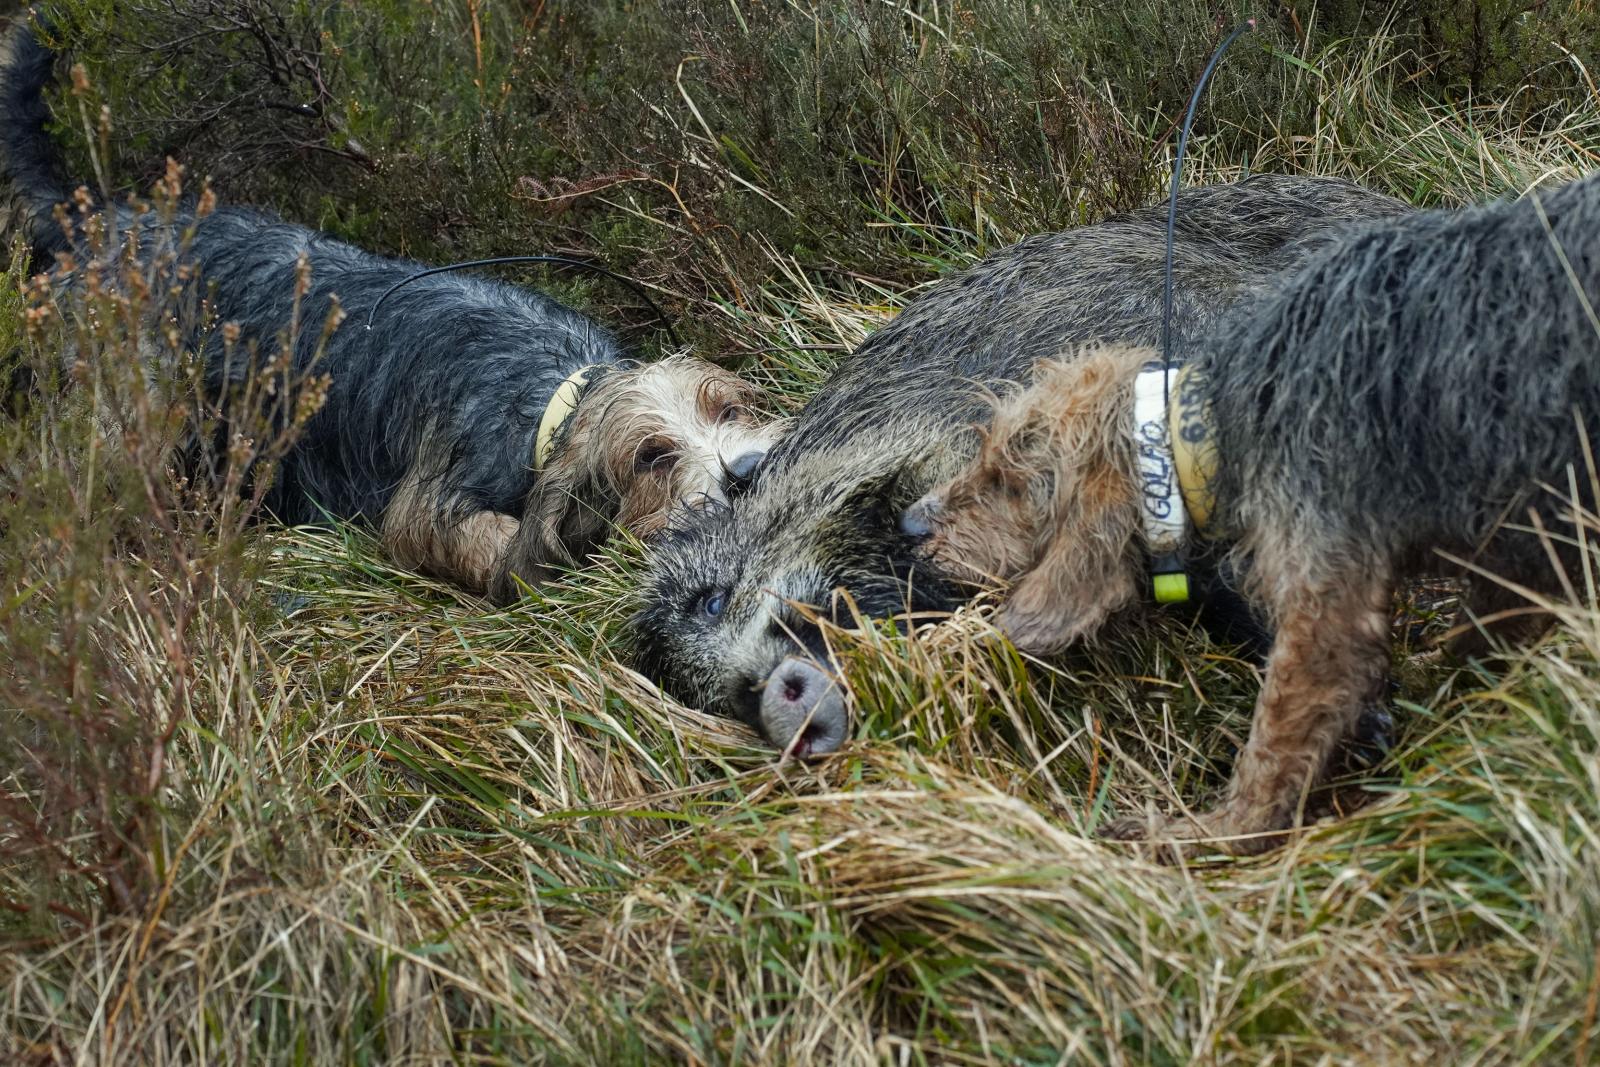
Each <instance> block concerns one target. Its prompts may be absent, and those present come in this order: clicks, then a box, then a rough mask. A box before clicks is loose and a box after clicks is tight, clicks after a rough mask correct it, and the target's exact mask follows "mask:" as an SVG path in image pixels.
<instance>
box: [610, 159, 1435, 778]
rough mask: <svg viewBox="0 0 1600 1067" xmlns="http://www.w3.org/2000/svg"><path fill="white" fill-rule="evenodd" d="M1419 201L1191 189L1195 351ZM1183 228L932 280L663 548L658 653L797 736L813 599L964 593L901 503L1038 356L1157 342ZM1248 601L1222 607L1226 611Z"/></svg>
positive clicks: (1124, 232) (1188, 303)
mask: <svg viewBox="0 0 1600 1067" xmlns="http://www.w3.org/2000/svg"><path fill="white" fill-rule="evenodd" d="M1405 210H1406V208H1405V207H1404V205H1402V204H1401V203H1399V202H1398V201H1395V200H1393V199H1390V198H1388V197H1385V196H1382V195H1379V194H1376V193H1373V192H1370V191H1367V190H1364V189H1361V188H1360V187H1357V186H1354V185H1351V184H1349V183H1346V182H1341V181H1336V180H1330V179H1315V178H1284V177H1269V176H1261V177H1256V178H1252V179H1249V180H1246V181H1244V182H1241V183H1238V184H1235V185H1228V186H1217V187H1211V188H1197V189H1191V190H1187V191H1185V192H1184V193H1182V194H1181V196H1180V205H1179V213H1178V231H1177V243H1176V278H1177V301H1176V307H1175V314H1174V319H1173V328H1174V332H1175V337H1176V347H1177V351H1178V354H1179V356H1180V357H1188V356H1192V355H1194V354H1196V353H1197V351H1198V349H1197V347H1196V346H1197V343H1198V342H1199V341H1200V339H1201V338H1203V337H1204V336H1206V334H1207V332H1208V331H1209V330H1210V329H1211V328H1212V327H1213V326H1214V324H1215V322H1216V320H1217V318H1218V316H1219V315H1220V314H1221V313H1222V311H1223V310H1224V309H1225V308H1226V307H1227V306H1228V304H1229V303H1230V302H1232V301H1233V300H1234V299H1235V298H1237V297H1238V296H1239V295H1240V294H1241V293H1242V292H1246V291H1248V290H1250V289H1251V288H1252V287H1253V286H1257V285H1260V284H1262V283H1263V282H1265V281H1267V280H1269V279H1272V278H1274V277H1276V276H1278V275H1280V274H1283V273H1284V272H1286V271H1287V270H1289V269H1290V268H1291V267H1292V266H1293V265H1295V264H1296V263H1297V262H1298V261H1300V260H1301V259H1303V258H1304V257H1305V256H1306V255H1308V254H1309V253H1310V252H1312V251H1313V250H1314V249H1316V248H1317V247H1319V246H1321V245H1322V244H1324V243H1326V241H1327V240H1329V239H1330V238H1331V237H1332V236H1334V235H1335V234H1336V233H1338V232H1339V231H1341V230H1342V229H1344V228H1347V227H1348V226H1349V225H1351V224H1352V223H1355V222H1360V221H1365V220H1368V219H1371V218H1381V217H1384V216H1389V215H1395V214H1398V213H1401V212H1403V211H1405ZM1165 231H1166V209H1165V207H1164V206H1163V207H1152V208H1147V209H1144V210H1141V211H1137V212H1133V213H1131V214H1128V215H1124V216H1120V217H1117V218H1113V219H1109V220H1107V221H1104V222H1101V223H1099V224H1097V225H1092V226H1086V227H1082V228H1079V229H1074V230H1069V231H1066V232H1064V233H1056V234H1048V235H1044V236H1039V237H1033V238H1029V239H1027V240H1025V241H1022V242H1021V243H1019V244H1016V245H1013V246H1011V247H1009V248H1007V249H1004V250H1002V251H1000V252H998V253H996V254H994V255H992V256H990V257H989V258H987V259H985V260H984V261H982V262H981V263H979V264H977V265H976V266H974V267H972V268H971V269H969V270H967V271H965V272H963V273H962V274H959V275H957V276H955V277H953V278H951V279H949V280H947V281H945V282H942V283H940V284H939V285H937V286H935V287H933V288H932V289H931V290H929V291H928V292H927V293H926V294H925V295H924V296H922V297H920V298H919V299H917V300H916V301H915V302H913V303H912V304H911V305H910V306H909V307H907V308H906V309H905V310H904V311H902V312H901V313H900V314H899V315H898V316H897V317H896V318H895V319H894V320H893V321H891V322H890V323H888V324H887V325H886V326H884V327H883V328H882V329H881V330H879V331H878V332H877V333H875V334H874V335H873V336H872V337H870V338H868V340H867V341H866V342H865V343H864V344H863V345H862V346H861V347H860V348H859V349H857V350H856V351H855V352H854V353H852V354H851V355H850V356H848V357H846V358H845V359H844V360H843V361H842V362H841V364H840V365H839V367H838V368H837V369H836V370H835V372H834V373H833V375H832V376H831V377H830V378H829V379H828V381H827V382H826V383H825V384H824V385H823V386H822V388H821V389H820V390H819V392H818V393H817V395H816V396H815V397H814V399H813V400H812V401H811V402H810V403H809V404H808V405H807V407H806V408H805V410H804V411H803V413H802V414H801V415H800V416H799V418H798V420H797V422H796V423H795V425H794V426H793V428H792V429H791V431H790V432H789V433H788V434H787V435H786V436H785V438H784V439H783V440H782V441H781V442H780V443H779V445H778V447H777V448H775V449H774V450H773V452H772V454H771V456H770V457H769V458H768V461H767V463H766V465H765V466H764V467H763V468H762V470H761V472H760V473H759V474H758V476H757V477H756V480H755V484H754V486H753V487H752V489H751V490H750V492H749V493H747V494H745V495H744V496H742V497H740V498H739V499H737V500H734V501H733V502H732V503H731V504H730V505H729V507H728V508H727V509H712V510H707V511H702V512H700V513H698V514H695V515H692V516H687V517H685V518H684V519H683V521H682V522H681V524H680V525H679V526H678V528H677V529H676V530H675V531H673V532H671V533H669V535H668V536H667V537H666V538H665V539H663V540H662V541H661V542H659V543H658V544H657V545H656V546H655V547H654V548H653V550H652V552H651V554H650V559H649V569H648V573H647V576H646V580H645V583H644V588H643V591H642V606H641V608H640V610H639V611H638V613H637V615H636V617H635V620H634V639H635V645H636V648H637V658H638V662H639V664H640V666H641V668H642V669H643V670H644V671H645V672H646V673H647V674H649V675H650V676H651V677H653V678H655V679H657V680H658V681H660V682H661V683H662V684H663V685H664V686H665V687H666V688H668V689H669V690H670V691H672V692H673V693H674V694H676V695H677V696H678V697H679V698H680V699H682V700H684V701H685V702H687V703H689V704H691V705H694V706H697V707H700V708H703V709H706V710H709V711H713V712H716V713H720V714H723V715H728V716H734V717H737V718H740V719H742V720H744V721H745V722H747V723H749V724H751V725H752V726H754V727H755V728H757V729H758V730H761V731H762V732H763V733H764V734H765V735H766V737H767V739H768V740H769V741H770V742H771V743H773V744H775V745H779V746H784V745H787V744H788V743H789V742H790V741H791V740H792V739H793V738H792V737H791V736H788V731H789V730H790V729H791V728H792V726H793V724H794V723H796V722H799V721H803V716H799V715H798V714H797V713H796V711H795V708H794V706H793V702H792V701H790V700H788V699H776V698H777V697H779V696H784V694H775V693H774V692H772V686H771V685H769V681H770V682H771V683H772V685H778V684H780V682H783V683H784V684H786V682H784V680H787V679H791V676H792V673H793V672H778V671H777V668H779V667H780V665H782V664H784V663H785V661H787V660H790V659H793V658H799V659H804V660H808V661H815V662H816V663H818V664H820V665H821V666H823V667H826V666H827V660H826V656H825V649H824V648H823V646H822V638H821V635H820V634H819V632H818V629H817V627H816V626H815V625H813V624H811V623H809V622H808V621H807V619H806V617H805V612H803V611H801V610H798V609H797V608H796V606H795V605H806V606H811V607H814V608H817V609H819V610H820V611H821V613H822V614H823V615H825V616H833V617H837V618H840V619H841V620H842V621H848V616H847V615H846V614H845V613H844V611H843V610H842V607H841V604H842V601H841V599H840V594H841V593H847V594H848V595H849V597H850V598H851V599H853V601H854V603H855V604H856V606H857V607H858V608H859V609H860V610H861V611H862V612H863V613H864V614H866V615H867V616H871V617H880V618H881V617H886V616H895V615H898V614H900V613H903V612H907V611H908V610H909V611H936V612H937V611H946V610H949V609H951V608H953V607H954V606H956V605H957V604H958V603H960V602H961V600H962V599H964V598H965V597H966V596H967V595H968V590H966V589H964V588H963V587H961V586H959V585H955V584H952V583H951V582H949V581H948V580H946V578H945V576H943V575H942V574H941V573H940V572H939V571H938V570H937V569H936V568H933V567H931V566H929V565H928V563H927V562H926V559H925V557H923V556H921V555H920V554H919V551H918V544H917V541H916V539H915V538H913V537H911V536H908V535H907V534H906V533H904V532H903V531H902V530H901V528H900V518H901V514H902V512H903V511H904V510H905V508H906V507H907V505H909V504H911V503H912V502H914V501H916V500H917V499H918V498H919V497H921V496H922V495H923V494H924V493H926V492H927V491H928V490H929V489H931V488H932V487H933V486H934V485H936V484H938V483H940V482H942V481H944V480H945V479H947V478H949V477H950V476H952V475H954V474H955V473H956V472H957V471H958V470H960V469H961V467H962V466H963V465H965V463H966V462H967V461H968V460H969V459H970V458H971V457H972V455H973V453H974V451H975V450H976V448H977V445H978V441H979V434H978V430H979V428H980V427H982V426H983V425H984V424H985V423H986V422H987V420H988V418H989V415H990V411H991V407H990V403H989V396H990V393H991V391H994V390H1002V389H1005V388H1006V387H1007V384H1008V383H1016V382H1023V381H1026V380H1027V379H1028V378H1029V376H1030V375H1031V373H1032V370H1033V367H1034V365H1035V363H1037V362H1038V361H1040V360H1041V359H1045V358H1047V357H1051V356H1055V355H1058V354H1060V353H1061V352H1063V351H1064V350H1067V349H1069V348H1070V347H1071V346H1073V345H1075V344H1080V343H1084V342H1092V341H1100V340H1109V341H1116V342H1123V343H1132V344H1154V343H1155V342H1156V341H1157V339H1158V336H1159V332H1160V325H1161V318H1162V314H1161V309H1162V278H1163V259H1164V248H1165ZM1221 599H1222V598H1221V597H1219V598H1215V599H1213V600H1211V601H1210V603H1211V604H1213V606H1215V605H1217V604H1219V603H1220V602H1221ZM1238 615H1239V613H1237V612H1232V611H1222V610H1220V609H1219V611H1218V616H1219V619H1220V620H1221V621H1227V620H1229V619H1235V620H1236V619H1237V618H1238ZM819 688H820V687H819ZM827 692H830V693H832V692H836V690H835V689H833V688H832V687H829V688H828V689H827ZM775 706H781V708H782V714H779V715H777V716H776V717H774V715H773V714H772V711H773V709H774V707H775ZM824 710H825V711H826V714H827V716H830V717H831V716H837V715H842V714H843V710H842V702H839V704H838V706H837V707H835V702H834V701H833V700H832V699H831V698H830V700H829V701H828V706H827V708H826V709H824ZM825 725H826V726H827V727H828V730H827V731H826V732H827V734H828V735H829V736H842V735H841V732H840V731H838V730H836V729H834V727H835V726H836V725H837V724H835V723H833V722H831V721H830V722H828V723H826V724H825ZM813 726H815V724H814V723H813ZM810 750H811V751H817V752H820V751H826V750H827V749H826V747H825V746H816V747H812V748H811V749H810Z"/></svg>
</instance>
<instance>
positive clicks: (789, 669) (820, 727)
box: [761, 657, 850, 756]
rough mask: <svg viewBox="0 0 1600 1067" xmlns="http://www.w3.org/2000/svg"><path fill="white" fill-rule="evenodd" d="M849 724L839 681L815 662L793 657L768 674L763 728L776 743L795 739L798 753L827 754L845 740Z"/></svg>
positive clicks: (785, 743)
mask: <svg viewBox="0 0 1600 1067" xmlns="http://www.w3.org/2000/svg"><path fill="white" fill-rule="evenodd" d="M849 727H850V715H849V712H848V711H847V710H846V709H845V704H844V693H843V692H842V691H841V690H840V688H839V683H838V682H837V681H836V680H835V679H834V677H833V676H832V675H831V674H829V673H828V672H827V671H825V670H823V669H822V668H821V667H818V666H817V665H816V664H815V663H812V662H811V661H810V660H804V659H796V658H793V657H791V658H789V659H786V660H784V661H783V662H782V663H780V664H778V666H777V669H776V670H774V671H773V672H772V673H771V674H770V675H768V676H767V684H766V688H765V689H763V690H762V693H761V732H762V733H764V734H765V735H766V737H767V740H768V741H770V742H772V743H773V744H774V745H777V746H778V747H779V748H784V749H786V748H788V747H789V743H790V742H791V741H793V742H794V754H795V755H796V756H825V755H827V754H828V753H829V752H832V751H834V750H835V749H837V748H838V747H839V746H840V745H842V744H844V739H845V737H846V735H847V734H848V732H849ZM802 731H803V732H802ZM796 734H799V735H800V736H799V737H798V738H796V736H795V735H796Z"/></svg>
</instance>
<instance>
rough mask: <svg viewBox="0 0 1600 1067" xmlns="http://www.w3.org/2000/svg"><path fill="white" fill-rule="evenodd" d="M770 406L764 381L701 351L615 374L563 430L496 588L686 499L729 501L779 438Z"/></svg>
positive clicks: (635, 527) (587, 395)
mask: <svg viewBox="0 0 1600 1067" xmlns="http://www.w3.org/2000/svg"><path fill="white" fill-rule="evenodd" d="M768 410H770V405H769V403H768V398H767V396H766V394H765V393H764V392H763V391H762V390H761V389H760V388H759V387H758V386H755V385H753V384H751V383H750V382H747V381H745V380H744V379H742V378H740V377H738V376H737V375H734V374H730V373H729V372H727V371H725V370H722V369H721V368H719V367H715V366H713V365H712V364H710V363H707V362H705V361H704V360H700V359H693V358H689V357H675V358H671V359H666V360H662V361H660V362H657V363H650V364H640V365H623V366H620V367H618V368H616V369H612V370H608V371H605V372H604V373H602V374H601V375H600V376H599V377H598V378H597V379H596V380H594V381H592V382H590V383H589V384H587V385H585V386H584V387H583V392H582V394H581V396H580V398H579V400H578V404H577V408H576V409H575V410H574V411H573V412H572V414H571V415H570V416H569V417H568V419H567V421H566V423H565V424H564V425H563V426H562V427H561V429H560V431H559V432H558V433H557V435H556V438H555V441H554V445H553V448H552V450H551V453H550V455H549V458H548V459H547V461H546V462H545V463H544V465H543V467H542V469H541V470H540V472H539V477H538V480H537V481H536V482H535V483H534V487H533V490H532V492H531V493H530V494H529V496H528V502H527V506H526V508H525V509H524V511H523V517H522V524H521V527H520V528H519V530H518V532H517V536H516V537H515V538H514V539H513V541H512V544H511V546H510V548H509V550H508V551H507V554H506V558H505V560H504V562H503V566H502V567H501V568H500V571H501V573H500V574H499V575H498V576H497V578H496V580H495V583H494V589H493V590H492V591H491V592H492V593H493V595H494V596H495V597H496V598H497V599H500V600H502V601H503V600H510V599H513V598H515V596H516V595H517V590H518V586H517V581H516V579H517V578H521V579H522V580H523V581H524V582H528V583H530V584H532V583H534V582H536V581H538V580H539V579H541V578H542V577H545V576H547V574H548V572H549V571H550V570H552V569H554V568H558V567H570V566H573V565H575V564H576V563H577V562H578V561H579V560H581V559H582V558H583V556H584V554H585V553H587V552H588V551H590V550H592V549H594V548H595V547H597V546H598V545H599V544H601V543H602V542H603V541H604V540H605V539H606V537H607V535H608V534H609V533H610V531H611V528H612V526H613V525H616V526H621V527H624V528H625V529H628V530H630V531H632V532H633V533H635V534H637V535H639V536H641V537H648V536H651V535H653V534H656V533H659V532H660V531H661V530H663V529H665V527H666V525H667V522H668V519H669V518H670V516H671V515H672V513H673V511H674V510H675V509H676V508H678V507H680V506H684V505H687V506H688V507H691V508H695V507H705V506H708V505H718V504H725V503H726V502H727V501H728V500H729V498H730V497H733V496H736V495H738V494H739V493H740V492H742V491H743V490H744V488H746V487H747V486H748V485H749V483H750V481H751V480H752V479H753V478H754V477H755V473H756V471H757V470H758V469H759V468H760V466H761V463H762V462H763V460H764V459H765V457H766V454H767V452H768V451H769V450H770V449H771V448H772V446H773V445H774V444H775V443H776V442H777V439H778V436H779V434H780V433H781V431H782V428H783V425H784V423H783V422H782V421H781V420H777V419H773V418H771V417H769V416H768V415H766V414H765V412H766V411H768Z"/></svg>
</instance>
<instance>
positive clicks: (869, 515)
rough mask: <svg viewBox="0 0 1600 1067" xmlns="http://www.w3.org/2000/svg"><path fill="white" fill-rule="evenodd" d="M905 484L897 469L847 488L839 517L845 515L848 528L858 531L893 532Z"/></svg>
mask: <svg viewBox="0 0 1600 1067" xmlns="http://www.w3.org/2000/svg"><path fill="white" fill-rule="evenodd" d="M905 484H906V477H905V474H904V472H902V471H900V470H899V469H896V470H892V471H888V472H886V473H883V474H876V475H873V476H872V477H870V478H867V479H865V480H863V481H861V482H860V483H858V484H856V485H855V486H853V487H851V489H850V491H849V492H848V493H846V494H845V497H844V503H843V506H842V507H840V509H839V514H841V515H844V516H848V518H849V521H850V523H851V525H853V526H856V527H858V528H860V529H874V530H875V529H878V528H880V527H887V528H889V529H896V530H897V529H899V524H900V512H901V511H902V510H903V508H902V507H900V506H898V502H899V500H900V498H901V497H902V496H903V495H904V486H905ZM908 503H909V502H908Z"/></svg>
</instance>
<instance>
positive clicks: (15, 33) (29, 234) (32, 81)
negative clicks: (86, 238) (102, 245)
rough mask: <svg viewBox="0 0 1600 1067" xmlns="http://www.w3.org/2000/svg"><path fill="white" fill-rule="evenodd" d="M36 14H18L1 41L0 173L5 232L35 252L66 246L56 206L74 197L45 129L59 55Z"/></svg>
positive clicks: (49, 251) (42, 253)
mask: <svg viewBox="0 0 1600 1067" xmlns="http://www.w3.org/2000/svg"><path fill="white" fill-rule="evenodd" d="M38 19H40V16H39V14H38V13H37V12H34V13H33V14H32V15H31V16H30V15H23V16H21V17H19V18H18V19H17V20H16V22H15V23H14V24H13V25H12V27H11V29H10V30H9V31H8V32H7V33H6V36H5V41H4V43H3V44H0V176H3V178H4V183H5V187H4V206H5V215H4V218H3V220H0V222H3V223H4V226H5V232H6V234H8V235H9V234H12V233H21V234H23V235H24V236H25V237H26V238H27V241H28V244H29V246H30V247H31V248H32V249H33V251H34V254H35V255H45V256H48V255H50V254H51V253H54V252H57V251H64V250H65V249H66V247H67V237H66V234H64V233H63V232H62V231H61V227H60V226H59V225H57V223H56V220H55V207H56V205H57V204H59V203H61V202H62V201H63V200H66V199H67V198H68V196H69V195H70V191H69V189H68V186H67V182H66V181H65V179H63V178H62V176H61V165H60V156H59V154H58V153H57V151H56V147H55V145H54V143H53V142H52V141H51V140H50V135H49V133H48V131H47V130H46V129H45V125H46V123H48V122H49V121H50V109H49V107H47V106H46V104H45V99H44V89H45V86H47V85H48V84H50V79H51V78H52V76H53V75H54V70H55V60H56V56H55V53H54V52H52V51H51V50H50V49H49V48H48V47H47V46H46V45H45V43H44V42H43V41H41V40H40V39H39V33H38V30H37V29H36V28H35V21H36V20H38Z"/></svg>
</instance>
